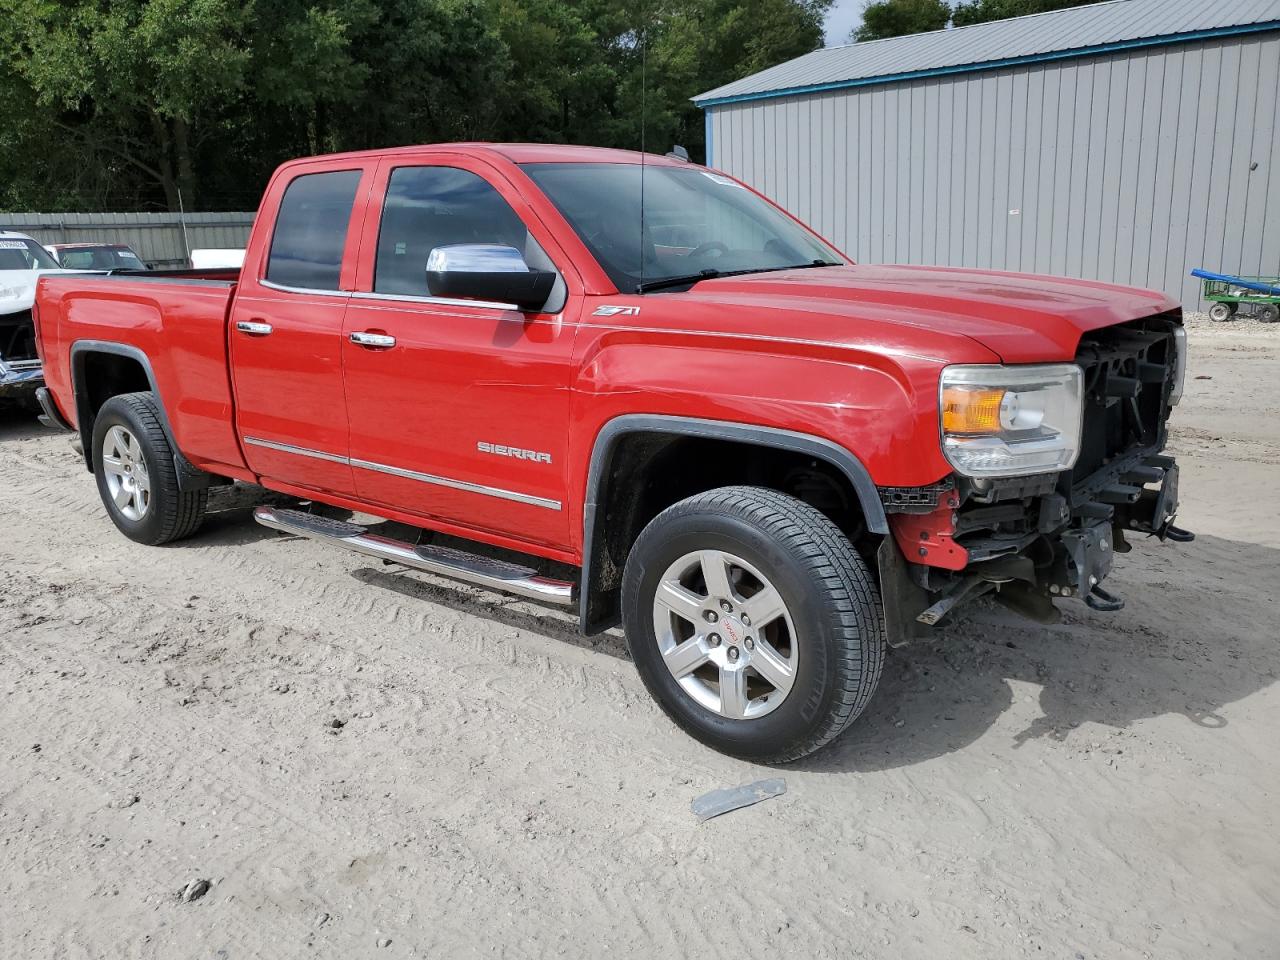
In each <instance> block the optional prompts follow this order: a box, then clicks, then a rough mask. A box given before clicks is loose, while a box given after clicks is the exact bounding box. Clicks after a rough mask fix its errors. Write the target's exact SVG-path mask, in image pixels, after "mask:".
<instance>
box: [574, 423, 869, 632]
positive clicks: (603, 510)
mask: <svg viewBox="0 0 1280 960" xmlns="http://www.w3.org/2000/svg"><path fill="white" fill-rule="evenodd" d="M736 484H749V485H751V486H758V487H767V488H769V489H772V490H777V491H779V492H782V493H786V494H789V495H791V496H794V497H795V498H796V499H798V500H801V501H803V502H805V503H807V504H809V505H810V506H812V507H814V508H815V509H817V510H818V511H820V512H821V513H823V514H824V515H825V516H827V517H828V518H829V519H830V520H831V521H832V522H833V523H835V525H836V526H837V527H839V528H840V530H841V531H842V532H843V533H844V534H845V536H847V537H848V538H849V540H850V542H852V543H853V545H854V547H855V548H856V549H857V550H858V552H859V553H861V554H862V555H863V557H864V558H866V559H868V561H869V562H874V557H875V551H876V548H877V547H878V546H879V537H877V536H874V535H872V534H870V533H869V532H868V530H867V524H866V517H865V514H864V513H863V509H862V504H861V501H860V500H859V498H858V492H857V490H856V489H855V487H854V485H853V482H852V481H851V480H850V478H849V477H848V476H847V475H846V474H845V473H844V472H843V471H842V470H841V469H840V468H839V467H837V466H836V465H835V464H833V463H831V462H829V461H827V460H825V459H822V458H821V457H817V456H815V455H813V454H810V453H803V452H798V451H794V450H787V449H782V448H778V447H771V446H767V445H763V444H757V443H750V442H744V441H739V440H726V439H718V438H713V437H705V436H685V435H679V434H671V433H660V432H647V431H640V432H636V433H628V434H625V435H624V436H622V437H620V438H619V439H618V440H617V442H616V444H615V445H614V447H613V450H612V453H611V456H610V457H609V462H608V464H607V466H606V468H605V470H604V471H603V473H602V475H601V478H600V489H599V490H598V491H597V500H596V513H595V522H594V524H593V531H592V540H593V542H592V543H588V544H584V545H583V546H584V549H586V550H589V551H591V555H592V563H591V568H590V579H591V581H592V582H591V583H589V584H588V583H584V584H583V589H585V590H588V591H589V592H590V593H589V596H588V603H587V609H586V624H585V625H586V627H587V628H588V630H595V629H602V628H603V627H604V626H607V625H609V624H612V623H615V622H616V621H617V618H618V614H619V590H620V587H621V584H622V570H623V567H624V565H625V564H626V561H627V555H628V553H629V552H630V550H631V545H632V544H633V543H635V540H636V538H637V537H638V536H639V535H640V531H642V530H643V529H644V528H645V526H646V525H647V524H648V523H649V521H651V520H652V519H653V518H654V517H656V516H657V515H658V514H659V513H661V512H662V511H663V510H665V509H666V508H667V507H669V506H671V505H672V504H674V503H678V502H679V501H681V500H684V499H685V498H686V497H691V496H694V495H695V494H698V493H704V492H705V491H707V490H713V489H715V488H717V487H725V486H731V485H736Z"/></svg>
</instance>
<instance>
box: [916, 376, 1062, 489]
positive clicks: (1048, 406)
mask: <svg viewBox="0 0 1280 960" xmlns="http://www.w3.org/2000/svg"><path fill="white" fill-rule="evenodd" d="M1082 378H1083V375H1082V373H1081V370H1080V368H1079V367H1078V366H1076V365H1075V364H1073V363H1055V364H1045V365H1037V366H1015V367H1004V366H988V365H982V366H978V365H971V366H953V367H947V368H946V369H944V370H943V371H942V381H941V385H940V387H939V413H940V414H941V420H942V450H943V453H944V454H945V455H946V457H947V460H949V461H950V463H951V465H952V466H953V467H955V468H956V472H957V473H959V474H960V475H962V476H965V477H975V478H977V477H1009V476H1017V475H1021V474H1028V473H1052V472H1055V471H1058V470H1069V469H1071V467H1072V465H1074V464H1075V462H1076V456H1077V454H1078V453H1079V452H1080V423H1081V414H1082V395H1083V384H1082Z"/></svg>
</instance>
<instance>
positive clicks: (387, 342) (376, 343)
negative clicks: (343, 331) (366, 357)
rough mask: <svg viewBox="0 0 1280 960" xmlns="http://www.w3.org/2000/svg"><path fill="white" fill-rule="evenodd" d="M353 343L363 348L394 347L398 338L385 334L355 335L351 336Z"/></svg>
mask: <svg viewBox="0 0 1280 960" xmlns="http://www.w3.org/2000/svg"><path fill="white" fill-rule="evenodd" d="M351 342H352V343H358V344H359V345H360V346H362V347H382V348H386V347H394V346H395V345H396V338H395V337H390V336H387V334H385V333H353V334H351Z"/></svg>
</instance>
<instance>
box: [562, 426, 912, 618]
mask: <svg viewBox="0 0 1280 960" xmlns="http://www.w3.org/2000/svg"><path fill="white" fill-rule="evenodd" d="M633 433H666V434H673V435H676V436H683V437H703V438H706V439H710V440H733V441H737V442H740V443H751V444H755V445H757V446H762V447H772V448H775V449H780V450H788V451H791V452H793V453H803V454H806V455H808V456H812V457H815V458H817V459H819V460H824V461H826V462H827V463H829V464H831V465H832V466H834V467H835V468H836V469H837V470H839V471H840V472H841V473H842V474H843V475H844V476H845V477H846V478H847V479H848V480H849V482H850V483H851V484H852V485H853V490H854V493H855V494H856V495H857V497H858V503H859V506H861V507H862V513H863V516H864V517H865V519H866V524H867V530H869V531H870V532H871V533H876V534H881V535H887V534H888V533H889V521H888V519H887V518H886V517H885V512H884V505H883V504H882V503H881V502H880V491H879V490H878V489H877V488H876V485H875V482H874V481H873V480H872V479H871V474H869V473H868V472H867V468H866V467H864V466H863V465H862V461H861V460H859V459H858V458H857V456H856V455H854V454H853V453H852V452H850V451H849V450H848V449H846V448H845V447H842V446H840V445H839V444H837V443H833V442H832V441H830V440H826V439H824V438H822V437H816V436H813V435H812V434H808V433H799V432H797V431H794V430H783V429H779V428H777V427H761V426H755V425H753V424H743V423H732V422H729V421H724V420H706V419H701V418H698V417H679V416H670V415H663V414H643V413H640V414H624V415H622V416H620V417H615V418H614V419H612V420H610V421H608V422H607V423H606V424H605V425H604V426H603V427H602V428H601V429H600V432H599V433H598V434H596V439H595V443H594V445H593V446H592V448H591V461H590V465H589V467H588V469H587V488H586V494H585V496H584V498H583V506H582V578H581V580H580V581H579V583H580V587H579V591H578V616H579V621H580V629H581V630H582V632H583V633H584V634H588V633H596V632H599V631H601V630H605V629H608V627H609V626H612V624H609V623H605V624H600V623H592V618H591V614H590V610H589V601H590V599H591V594H592V592H593V591H592V575H593V567H594V561H595V554H596V551H597V548H598V546H599V545H598V544H597V543H596V539H597V532H596V516H597V513H598V510H599V507H600V496H601V491H602V488H603V486H604V480H605V469H606V467H607V466H608V465H609V463H610V462H611V461H612V459H613V454H614V451H615V450H616V449H617V446H618V441H619V440H620V439H621V438H622V437H624V436H626V435H628V434H633Z"/></svg>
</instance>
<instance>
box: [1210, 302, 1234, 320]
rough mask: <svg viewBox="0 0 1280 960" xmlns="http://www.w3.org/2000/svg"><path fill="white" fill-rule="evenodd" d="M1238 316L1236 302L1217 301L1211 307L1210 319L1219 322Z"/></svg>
mask: <svg viewBox="0 0 1280 960" xmlns="http://www.w3.org/2000/svg"><path fill="white" fill-rule="evenodd" d="M1235 318H1236V305H1235V304H1234V303H1221V302H1220V303H1215V304H1214V305H1213V306H1212V307H1210V308H1209V319H1210V320H1214V321H1216V322H1218V323H1223V322H1225V321H1227V320H1234V319H1235Z"/></svg>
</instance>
